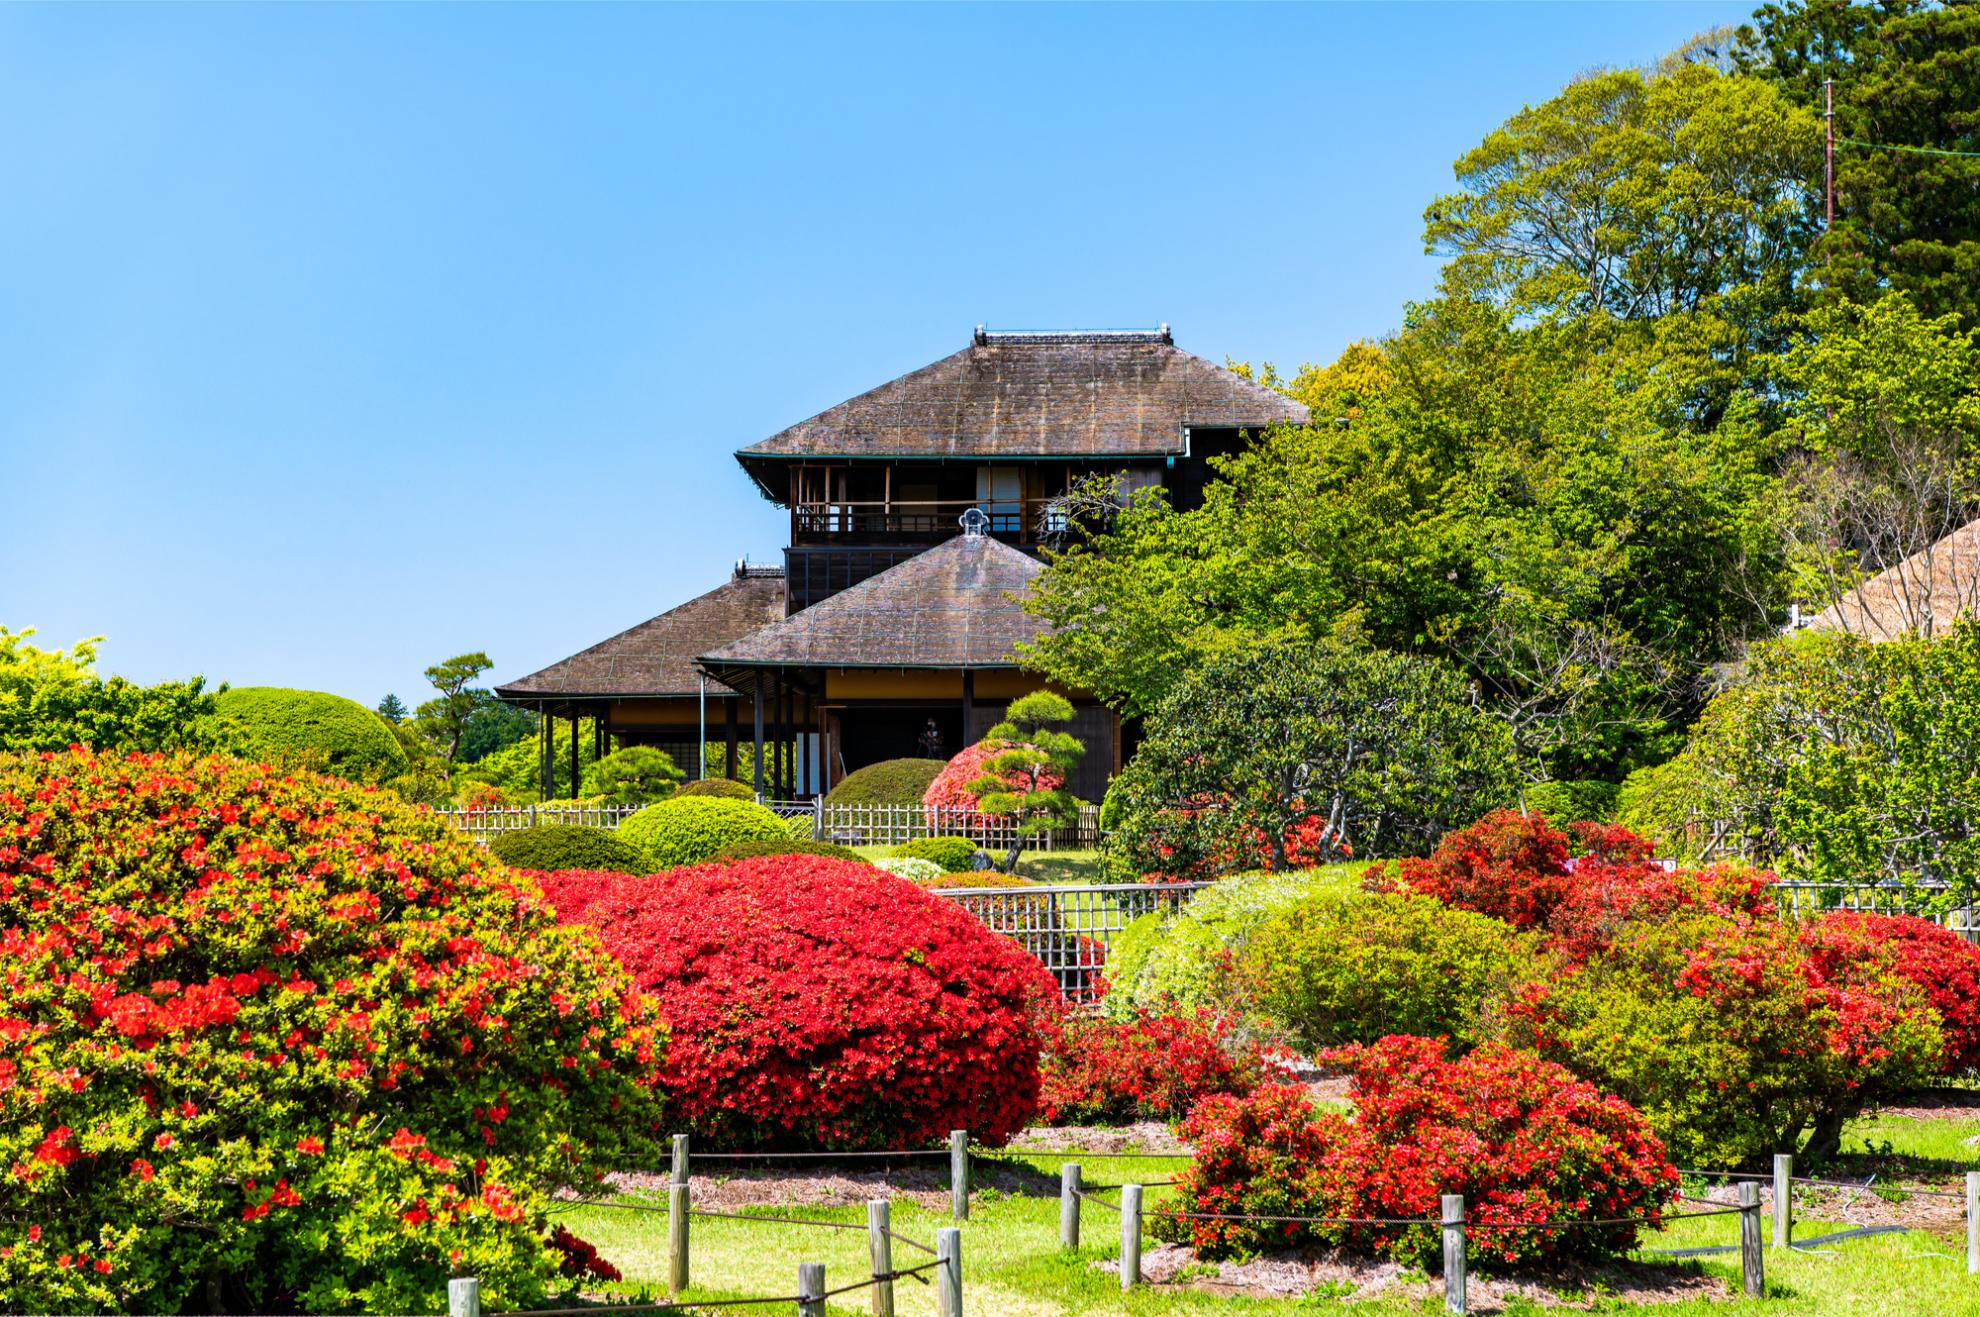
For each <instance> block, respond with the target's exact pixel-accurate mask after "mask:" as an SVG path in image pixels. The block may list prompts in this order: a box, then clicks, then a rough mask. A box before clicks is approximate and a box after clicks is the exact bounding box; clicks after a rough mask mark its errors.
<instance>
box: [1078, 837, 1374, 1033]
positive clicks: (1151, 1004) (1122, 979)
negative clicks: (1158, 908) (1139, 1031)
mask: <svg viewBox="0 0 1980 1317" xmlns="http://www.w3.org/2000/svg"><path fill="white" fill-rule="evenodd" d="M1337 881H1338V880H1337V879H1336V878H1335V877H1334V876H1333V875H1331V874H1328V873H1327V872H1326V871H1325V870H1321V869H1309V870H1304V871H1301V872H1298V873H1244V874H1234V875H1232V876H1231V877H1229V878H1225V879H1223V880H1221V881H1220V882H1218V884H1217V885H1216V886H1215V887H1211V888H1208V889H1207V890H1205V891H1201V892H1198V893H1197V894H1196V895H1195V896H1194V897H1193V898H1190V899H1189V900H1188V902H1187V903H1186V904H1184V905H1183V906H1182V908H1181V909H1180V910H1178V911H1174V912H1170V913H1156V914H1147V915H1143V916H1142V917H1141V918H1139V919H1137V920H1135V921H1134V922H1133V923H1131V924H1129V925H1128V926H1127V927H1126V928H1125V929H1123V930H1122V931H1121V934H1120V936H1119V937H1117V938H1115V939H1114V942H1113V945H1112V946H1111V947H1110V948H1109V949H1108V955H1107V995H1106V997H1105V998H1104V999H1103V1001H1102V1003H1101V1008H1102V1010H1104V1011H1105V1012H1106V1013H1107V1014H1108V1015H1109V1016H1110V1017H1112V1018H1114V1019H1119V1020H1124V1019H1127V1018H1128V1017H1130V1016H1133V1015H1137V1014H1145V1015H1160V1014H1163V1013H1165V1012H1167V1011H1171V1010H1175V1009H1179V1008H1180V1009H1185V1010H1193V1009H1195V1008H1197V1007H1200V1006H1215V1005H1218V1004H1219V1003H1220V1002H1221V1000H1222V995H1223V985H1222V983H1221V982H1220V977H1221V962H1222V960H1223V959H1224V953H1225V952H1227V951H1230V952H1235V951H1237V950H1240V949H1241V948H1242V947H1243V946H1244V944H1245V942H1246V941H1248V940H1249V939H1250V937H1251V934H1252V933H1253V932H1254V931H1256V930H1257V928H1258V927H1259V926H1260V925H1262V924H1263V923H1264V922H1265V921H1266V920H1267V919H1270V918H1271V917H1272V916H1273V915H1275V914H1277V913H1278V912H1279V911H1281V910H1283V909H1285V908H1286V907H1287V906H1290V905H1294V904H1296V903H1298V902H1300V901H1303V900H1305V899H1306V898H1307V897H1309V896H1312V895H1313V894H1314V893H1316V892H1319V891H1321V890H1323V889H1325V888H1326V887H1329V886H1332V885H1334V884H1335V883H1336V882H1337Z"/></svg>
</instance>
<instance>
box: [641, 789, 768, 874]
mask: <svg viewBox="0 0 1980 1317" xmlns="http://www.w3.org/2000/svg"><path fill="white" fill-rule="evenodd" d="M789 836H790V830H789V829H788V828H787V827H786V826H785V824H784V821H783V820H782V819H780V818H778V817H777V816H776V815H775V814H773V813H771V812H770V811H769V810H767V809H765V808H763V806H761V805H759V804H757V803H756V802H754V801H750V800H724V799H722V798H721V797H719V796H677V797H675V798H673V799H671V800H663V801H661V802H660V803H659V804H657V805H648V806H647V807H646V808H645V809H643V810H641V811H640V812H639V813H637V814H635V815H633V816H632V817H631V818H629V819H627V820H626V821H625V822H624V823H621V824H620V825H619V837H620V838H621V839H622V840H624V841H626V842H628V843H630V844H632V845H634V846H637V847H638V848H639V849H640V850H641V851H643V852H644V853H645V854H646V857H647V858H648V859H649V860H651V861H652V867H654V868H656V869H672V868H676V867H678V866H680V865H683V864H699V863H701V862H702V861H703V860H706V859H709V858H711V857H712V856H713V855H714V854H715V853H716V852H717V851H720V850H721V849H722V848H723V847H725V846H733V845H735V844H736V843H737V842H743V841H767V840H778V841H781V840H784V839H786V838H788V837H789Z"/></svg>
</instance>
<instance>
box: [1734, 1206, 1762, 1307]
mask: <svg viewBox="0 0 1980 1317" xmlns="http://www.w3.org/2000/svg"><path fill="white" fill-rule="evenodd" d="M1766 1256H1767V1255H1766V1253H1765V1251H1764V1250H1762V1249H1761V1247H1760V1186H1759V1185H1757V1184H1755V1183H1754V1182H1753V1181H1751V1180H1741V1181H1740V1182H1739V1269H1740V1272H1741V1273H1742V1275H1743V1276H1744V1277H1745V1281H1746V1297H1747V1298H1749V1299H1757V1298H1760V1297H1762V1296H1763V1295H1765V1294H1766V1292H1767V1270H1766V1268H1767V1263H1766Z"/></svg>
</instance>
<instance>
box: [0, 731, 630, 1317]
mask: <svg viewBox="0 0 1980 1317" xmlns="http://www.w3.org/2000/svg"><path fill="white" fill-rule="evenodd" d="M0 984H4V995H0V1168H4V1170H0V1174H4V1175H5V1177H6V1185H7V1189H6V1195H5V1202H6V1212H5V1214H4V1216H5V1220H4V1222H0V1294H4V1295H5V1296H6V1298H7V1300H8V1303H9V1304H10V1305H17V1306H18V1307H20V1308H24V1309H27V1310H31V1311H83V1310H111V1311H116V1310H133V1309H134V1310H137V1311H150V1312H161V1311H162V1312H172V1311H180V1310H182V1309H183V1307H184V1306H185V1305H187V1304H217V1305H226V1306H228V1307H231V1308H232V1309H233V1310H235V1311H244V1310H253V1311H284V1310H294V1309H302V1310H306V1311H307V1310H315V1311H343V1312H349V1311H369V1312H420V1311H427V1312H430V1311H433V1310H435V1309H436V1308H437V1307H439V1306H440V1305H441V1304H442V1303H443V1302H444V1299H445V1289H446V1281H447V1278H448V1277H449V1276H450V1275H462V1274H474V1275H477V1276H479V1277H481V1279H482V1283H483V1286H484V1293H485V1294H488V1295H489V1296H490V1298H491V1301H492V1302H495V1303H499V1304H501V1305H502V1306H504V1307H520V1306H525V1305H527V1304H530V1303H532V1302H536V1301H538V1300H540V1299H542V1298H543V1297H544V1296H545V1295H546V1294H547V1293H550V1292H552V1291H553V1290H561V1289H563V1288H565V1285H564V1283H563V1282H562V1281H561V1279H560V1278H559V1271H560V1267H561V1259H560V1255H559V1252H558V1251H557V1249H556V1248H555V1247H554V1246H553V1245H552V1243H551V1242H550V1241H549V1240H548V1239H546V1234H547V1230H548V1226H547V1222H546V1217H545V1209H546V1207H547V1205H548V1203H549V1199H550V1195H551V1193H552V1192H553V1191H554V1190H556V1189H557V1188H559V1187H563V1186H567V1185H572V1184H578V1183H584V1182H586V1181H588V1180H589V1179H591V1178H592V1177H593V1176H594V1175H596V1174H599V1173H601V1172H602V1170H603V1168H604V1167H606V1166H608V1165H610V1164H612V1163H614V1162H618V1161H621V1160H626V1159H629V1158H630V1157H631V1156H633V1155H635V1154H640V1153H641V1152H642V1149H643V1147H644V1145H645V1139H646V1138H647V1137H648V1135H649V1134H650V1132H651V1131H652V1130H653V1129H654V1128H655V1126H656V1124H657V1122H658V1114H659V1113H658V1111H657V1110H656V1104H655V1099H654V1096H653V1091H652V1086H651V1075H652V1072H653V1070H654V1067H655V1064H656V1062H657V1060H658V1056H659V1052H660V1050H661V1038H660V1035H659V1034H658V1032H657V1028H656V1026H655V1025H654V1024H653V1022H652V1021H651V1018H650V1012H649V1007H648V1006H647V1005H646V1003H645V1002H644V1001H643V999H642V998H641V997H640V996H639V995H638V994H637V992H636V990H635V989H634V987H633V985H632V983H631V981H630V980H629V979H628V978H627V976H626V975H625V974H624V972H623V971H622V970H621V969H620V967H619V966H618V965H617V964H615V963H614V962H613V961H612V959H611V958H610V957H609V956H608V955H606V954H605V953H604V952H603V951H602V950H601V949H600V947H599V944H598V939H597V938H596V937H595V936H594V935H592V934H590V933H589V932H587V931H585V930H579V929H570V928H565V927H562V926H560V925H559V924H558V922H557V920H556V918H555V916H554V913H553V912H552V910H551V909H550V907H549V906H548V904H547V903H546V902H544V901H543V899H542V897H541V895H540V893H538V892H537V890H536V889H535V888H534V886H532V885H531V884H530V883H529V882H528V881H527V880H519V879H517V878H516V877H515V876H514V875H512V874H510V873H509V872H508V871H506V870H504V869H503V868H502V867H501V866H500V865H499V864H497V863H495V862H494V861H493V860H491V859H489V858H488V857H487V856H486V855H485V853H483V852H482V851H481V850H480V849H479V848H478V847H476V846H474V845H473V844H472V843H470V842H467V841H465V840H463V839H461V838H460V837H459V836H457V835H456V834H454V833H453V832H452V831H451V830H450V829H449V828H448V826H447V825H446V824H445V823H443V822H441V821H439V820H436V819H434V818H432V817H431V816H425V815H421V814H419V813H416V812H414V811H413V810H411V809H410V808H408V807H407V806H404V805H402V804H400V803H398V801H397V800H396V798H394V797H392V796H390V795H388V794H385V793H382V792H378V791H376V790H371V789H361V788H357V787H353V786H351V785H349V784H348V783H345V782H341V781H337V780H334V779H330V778H325V777H318V776H316V775H314V774H308V773H293V774H280V773H277V772H275V771H274V770H271V769H269V768H267V767H266V766H265V765H255V764H250V763H243V762H238V761H233V760H224V759H194V758H189V757H160V756H134V757H132V758H129V759H124V760H113V759H99V758H95V757H92V756H90V755H87V754H84V753H80V752H76V753H68V754H61V755H44V756H40V757H37V758H31V759H14V760H11V761H8V760H0Z"/></svg>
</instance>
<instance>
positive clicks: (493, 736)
mask: <svg viewBox="0 0 1980 1317" xmlns="http://www.w3.org/2000/svg"><path fill="white" fill-rule="evenodd" d="M471 693H472V694H473V696H474V701H475V704H474V712H473V713H471V714H469V715H468V718H467V724H466V725H465V726H464V727H462V729H461V752H460V757H461V762H462V763H464V764H472V763H474V762H476V761H477V760H479V759H482V758H483V757H485V756H487V755H491V754H493V753H495V751H497V750H500V749H502V748H503V747H504V746H510V745H514V744H515V743H516V742H518V741H527V740H528V739H530V738H531V737H533V736H535V735H536V732H537V726H536V719H537V715H536V713H535V712H534V711H533V710H530V709H524V708H520V707H518V706H517V705H513V704H507V703H504V702H503V701H502V700H499V699H497V698H496V697H495V695H494V693H493V692H492V691H486V690H475V691H472V692H471Z"/></svg>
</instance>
